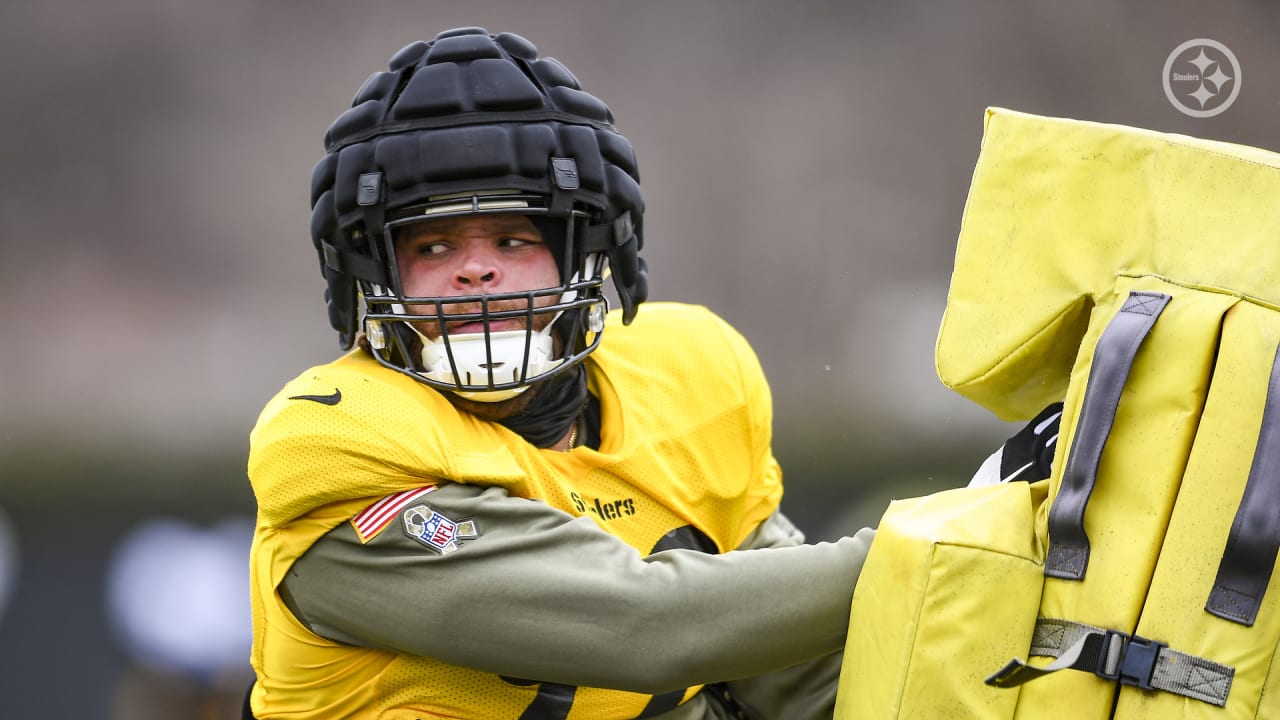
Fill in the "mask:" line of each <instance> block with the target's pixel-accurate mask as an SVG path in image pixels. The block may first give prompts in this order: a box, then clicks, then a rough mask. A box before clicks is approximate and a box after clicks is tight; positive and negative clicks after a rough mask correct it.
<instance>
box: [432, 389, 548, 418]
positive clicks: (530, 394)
mask: <svg viewBox="0 0 1280 720" xmlns="http://www.w3.org/2000/svg"><path fill="white" fill-rule="evenodd" d="M541 389H542V383H534V384H533V385H530V386H529V389H527V390H525V391H524V392H522V393H520V394H519V395H516V396H515V397H512V398H507V399H506V400H500V401H498V402H480V401H478V400H469V399H467V398H464V397H459V396H458V394H457V393H453V392H450V391H448V390H444V391H442V392H443V393H444V395H445V397H447V398H448V399H449V402H450V403H451V404H452V405H453V406H454V407H456V408H458V409H459V410H461V411H463V412H466V413H470V414H472V415H475V416H476V417H478V418H480V419H481V420H488V421H490V422H497V421H499V420H505V419H507V418H509V417H515V416H516V415H519V414H520V413H522V412H524V410H525V408H527V407H529V405H530V404H531V403H532V402H533V401H534V400H535V399H536V398H537V397H538V391H539V390H541Z"/></svg>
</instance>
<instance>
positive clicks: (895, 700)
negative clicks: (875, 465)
mask: <svg viewBox="0 0 1280 720" xmlns="http://www.w3.org/2000/svg"><path fill="white" fill-rule="evenodd" d="M1046 485H1047V483H1044V482H1040V483H1037V484H1035V485H1028V484H1026V483H1012V484H1009V485H999V486H992V487H985V488H976V489H973V490H952V491H948V492H942V493H936V494H934V495H930V496H927V497H923V498H915V499H911V500H901V501H898V502H894V503H893V504H891V505H890V506H889V510H888V512H886V513H885V515H884V518H883V519H882V520H881V522H880V527H879V530H878V531H877V533H876V539H875V542H874V543H873V545H872V546H871V552H870V553H869V554H868V556H867V561H866V564H864V565H863V568H862V574H861V576H860V577H859V580H858V585H857V587H856V588H855V590H854V595H853V608H852V612H851V614H850V622H849V636H848V639H847V641H846V646H845V654H844V662H843V664H842V665H841V668H840V690H839V693H838V694H837V697H836V712H835V717H836V718H844V719H847V720H854V719H862V718H890V717H901V718H966V719H970V720H983V719H985V718H991V719H993V720H994V719H997V718H1008V717H1011V716H1012V712H1013V708H1014V705H1015V703H1016V702H1017V700H1018V691H1017V690H1016V689H1015V690H1000V689H997V688H992V687H987V686H986V685H984V684H983V683H982V681H983V678H985V677H987V676H988V675H990V674H991V673H992V672H993V671H994V670H996V669H997V668H999V667H1000V666H1002V665H1004V664H1005V663H1006V662H1008V660H1009V658H1011V657H1014V656H1015V655H1017V656H1022V655H1024V654H1025V653H1026V649H1027V647H1028V646H1029V645H1030V643H1031V632H1032V629H1033V628H1034V626H1035V614H1036V608H1037V607H1038V605H1039V602H1040V587H1041V584H1042V582H1043V575H1042V572H1041V570H1042V565H1043V563H1042V561H1041V559H1040V558H1042V557H1043V555H1044V551H1043V548H1040V547H1037V544H1036V540H1035V537H1036V536H1035V532H1034V521H1035V515H1036V508H1037V507H1038V506H1039V504H1040V503H1042V502H1043V501H1044V497H1045V491H1046V489H1047V488H1046ZM996 518H999V519H1000V520H999V521H998V522H996V521H993V520H994V519H996ZM993 590H997V591H996V592H993Z"/></svg>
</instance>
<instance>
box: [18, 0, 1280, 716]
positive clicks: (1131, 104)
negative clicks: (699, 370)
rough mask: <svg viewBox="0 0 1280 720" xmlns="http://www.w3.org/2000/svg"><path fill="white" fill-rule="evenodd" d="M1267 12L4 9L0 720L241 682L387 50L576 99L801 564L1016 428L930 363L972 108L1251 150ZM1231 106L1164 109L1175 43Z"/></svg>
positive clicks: (1278, 61)
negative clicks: (261, 545)
mask: <svg viewBox="0 0 1280 720" xmlns="http://www.w3.org/2000/svg"><path fill="white" fill-rule="evenodd" d="M1278 21H1280V6H1278V5H1276V4H1274V3H1265V2H1261V1H1259V2H1243V1H1240V0H1237V1H1233V2H1231V1H1229V2H1213V3H1211V2H1207V1H1205V0H1201V1H1199V2H1184V1H1178V2H1154V1H1152V2H1126V3H1120V2H1111V3H1100V2H1076V3H1061V2H1051V1H1049V0H1031V1H1022V2H1014V1H1012V0H1011V1H1009V2H994V1H985V2H955V3H931V2H924V1H923V0H902V1H898V2H889V1H888V0H880V1H872V2H851V1H847V0H843V1H837V0H830V1H823V0H788V1H787V2H779V1H777V0H699V1H697V2H686V1H684V0H649V1H647V2H624V1H623V0H601V1H595V2H587V1H582V2H574V1H571V0H558V1H557V0H546V1H541V2H531V1H529V0H469V1H468V2H465V3H461V2H441V1H435V2H424V1H417V2H409V1H401V2H366V3H348V2H342V3H340V2H332V1H329V0H317V1H313V2H300V1H296V0H274V1H273V2H248V1H247V0H222V1H221V2H218V3H199V2H193V1H188V2H183V1H178V0H165V1H161V0H116V1H115V2H111V3H100V4H94V3H71V2H67V1H66V0H44V1H42V2H33V1H30V0H28V1H21V0H20V1H19V2H17V3H9V4H7V5H6V6H5V7H4V9H2V10H0V67H3V69H4V82H3V87H2V88H0V98H2V99H0V103H3V109H4V121H3V128H4V132H3V133H2V134H0V158H2V163H3V168H4V170H5V172H4V174H3V176H0V183H2V187H0V303H2V305H3V308H4V309H5V312H4V313H3V314H2V315H0V332H3V335H4V337H6V338H7V340H4V341H3V343H2V344H0V718H25V717H44V718H76V719H77V720H99V719H107V718H111V719H116V718H130V719H133V718H152V717H155V718H161V717H163V718H223V717H226V718H230V717H236V716H237V715H236V712H238V710H237V708H238V703H239V701H240V697H241V694H242V693H243V690H244V687H245V684H246V683H247V682H248V675H247V660H246V659H247V654H248V637H249V628H248V617H249V613H248V607H247V604H248V603H247V597H248V596H247V584H248V583H247V569H246V555H247V548H248V542H249V535H250V534H251V532H252V520H253V513H254V505H253V497H252V494H251V492H250V490H249V486H248V482H247V479H246V477H245V470H244V465H245V454H246V449H247V443H248V440H247V436H248V432H249V430H250V428H251V427H252V426H253V423H254V421H255V418H256V416H257V413H258V411H259V410H260V408H261V407H262V405H263V404H264V403H265V402H266V400H267V399H268V398H269V397H270V396H271V395H272V394H273V393H275V391H276V390H277V389H279V387H280V386H281V385H282V384H283V383H284V382H285V381H287V380H288V379H290V378H291V377H293V376H294V375H296V374H298V373H299V372H301V371H302V370H304V369H305V368H307V367H309V366H311V365H314V364H317V363H322V362H325V361H327V360H329V359H330V358H332V357H334V356H335V355H336V353H337V351H338V348H337V340H336V335H335V334H334V333H333V332H332V331H331V330H330V329H329V327H328V324H327V322H326V319H325V311H324V306H323V303H322V300H321V293H322V289H323V284H322V282H321V278H320V273H319V267H318V264H317V261H316V258H315V255H314V253H313V250H312V248H311V244H310V238H309V234H308V222H309V210H308V205H307V199H308V181H309V176H310V172H311V168H312V166H313V165H314V164H315V162H316V161H318V160H319V158H320V157H321V154H322V145H321V138H322V136H323V133H324V131H325V128H326V127H327V126H328V124H329V123H330V122H331V121H332V120H333V119H334V118H335V117H337V115H338V114H339V113H340V112H341V111H342V110H343V109H345V108H346V107H347V106H348V105H349V103H350V100H351V97H352V96H353V95H354V93H355V91H356V89H357V88H358V87H359V86H360V84H361V83H362V82H363V81H364V79H365V78H366V77H367V76H368V75H369V74H370V73H372V72H374V71H375V70H380V69H385V66H386V62H387V60H388V58H390V57H391V55H392V54H394V52H395V51H396V50H398V49H399V48H400V47H402V46H404V45H406V44H408V43H410V42H412V41H414V40H418V39H430V38H431V37H433V36H434V35H435V34H436V33H437V32H439V31H441V30H444V29H448V28H451V27H457V26H463V25H480V26H484V27H487V28H488V29H489V30H490V31H491V32H502V31H511V32H516V33H518V34H522V35H524V36H526V37H527V38H529V39H530V40H532V41H533V42H534V43H535V44H536V45H538V47H539V49H540V50H541V51H542V53H543V54H544V55H551V56H554V57H557V58H558V59H560V60H562V61H563V62H564V63H565V64H567V65H568V66H569V67H570V68H571V69H572V70H573V71H574V73H575V74H577V76H578V78H579V79H580V80H581V81H582V83H583V85H584V87H585V88H586V89H587V90H588V91H590V92H592V93H593V94H596V95H598V96H599V97H601V98H602V99H604V100H605V101H606V102H607V103H608V104H609V106H610V107H611V109H612V110H613V112H614V114H615V115H616V117H617V118H618V125H619V127H620V129H621V130H622V132H623V133H624V134H625V135H626V136H627V137H628V138H629V139H630V140H631V142H632V144H633V145H634V147H635V148H636V151H637V154H638V156H639V160H640V168H641V174H642V179H643V188H644V193H645V199H646V202H647V206H648V211H647V214H646V239H647V247H646V256H647V258H648V261H649V265H650V268H651V273H650V277H651V282H652V297H654V298H655V299H670V300H681V301H687V302H694V303H702V304H706V305H708V306H710V307H712V308H713V309H715V310H716V311H718V312H719V313H720V314H722V315H723V316H725V317H726V318H727V319H729V320H730V321H731V322H732V323H734V324H735V325H736V326H737V327H738V328H739V329H740V330H741V331H742V332H743V334H745V335H746V337H747V338H748V339H749V340H750V341H752V343H753V344H754V346H755V347H756V349H757V351H758V353H759V355H760V358H761V361H762V363H763V365H764V368H765V371H766V373H767V374H768V376H769V379H770V381H771V383H772V387H773V392H774V401H775V406H776V418H775V432H776V452H777V454H778V456H779V457H780V458H781V460H782V462H783V466H784V468H785V470H786V473H787V483H788V492H787V495H786V498H785V500H784V503H783V506H784V509H786V510H787V511H788V513H789V514H790V515H792V517H793V518H794V519H795V520H796V521H797V522H798V523H799V524H800V525H801V526H802V528H804V529H805V530H806V531H807V532H808V533H809V534H810V536H811V537H812V538H813V539H822V538H829V537H834V536H837V535H840V534H842V533H847V532H851V531H852V530H854V529H856V528H858V527H860V526H862V525H865V524H874V523H875V522H876V518H877V517H878V516H879V514H880V512H882V511H883V508H884V505H885V503H886V502H887V501H888V500H889V499H890V498H892V497H906V496H912V495H917V494H922V493H925V492H929V491H931V490H934V489H938V488H943V487H950V486H954V485H960V484H963V483H965V482H966V481H967V480H968V477H969V475H970V474H971V473H972V471H973V470H974V469H975V468H976V467H977V466H978V464H979V463H980V462H981V461H982V460H983V459H984V458H985V457H986V455H987V454H988V453H989V452H990V451H991V450H993V449H994V448H995V447H996V446H997V445H999V444H1000V443H1001V442H1002V441H1003V440H1004V439H1005V438H1006V437H1007V436H1008V435H1009V434H1011V433H1012V432H1013V431H1014V430H1015V429H1016V427H1015V426H1013V425H1009V424H1006V423H1002V422H998V421H997V420H995V419H994V418H993V417H991V416H990V415H989V414H988V413H987V412H986V411H984V410H982V409H981V408H978V407H976V406H972V405H970V404H969V403H968V402H967V401H965V400H963V399H962V398H960V397H959V396H957V395H954V394H953V393H951V392H950V391H948V390H947V389H946V388H944V387H943V386H942V385H941V384H940V382H939V381H938V380H937V377H936V375H935V373H934V370H933V357H932V353H933V343H934V339H935V335H936V332H937V328H938V324H939V321H940V319H941V316H942V311H943V307H944V306H945V302H946V295H947V288H948V278H949V273H950V268H951V261H952V257H953V249H954V243H955V237H956V232H957V230H958V228H959V223H960V217H961V213H962V210H963V204H964V199H965V195H966V191H967V188H968V181H969V177H970V174H971V172H972V168H973V164H974V161H975V159H976V157H977V152H978V143H979V140H980V138H981V131H982V119H983V110H984V108H986V107H987V106H991V105H997V106H1003V107H1009V108H1013V109H1017V110H1023V111H1027V112H1033V113H1037V114H1044V115H1057V116H1065V117H1073V118H1079V119H1088V120H1098V121H1104V122H1115V123H1122V124H1127V125H1137V126H1141V127H1147V128H1151V129H1155V130H1161V131H1169V132H1180V133H1186V134H1190V135H1196V136H1200V137H1208V138H1214V139H1220V140H1226V141H1231V142H1237V143H1244V144H1248V145H1256V146H1261V147H1264V148H1268V149H1273V150H1280V125H1278V124H1277V116H1278V113H1280V86H1278V85H1277V83H1276V80H1275V77H1274V73H1275V71H1276V70H1277V69H1278V68H1280V44H1278V43H1276V42H1275V38H1276V36H1277V34H1276V33H1277V29H1278V28H1277V25H1278ZM1196 38H1211V39H1214V40H1217V41H1219V42H1221V43H1223V44H1225V45H1226V46H1227V47H1229V48H1230V49H1231V50H1232V51H1233V52H1234V54H1235V56H1236V57H1237V58H1238V60H1239V63H1240V66H1241V70H1242V73H1243V76H1242V77H1241V78H1239V79H1238V80H1239V84H1240V92H1239V95H1238V97H1237V98H1236V100H1235V102H1234V104H1233V105H1232V106H1231V107H1230V108H1228V109H1227V110H1226V111H1225V112H1223V113H1221V114H1220V115H1217V116H1215V117H1211V118H1193V117H1190V116H1188V115H1186V114H1183V113H1182V112H1180V111H1179V110H1178V109H1176V108H1175V107H1174V105H1173V104H1171V102H1170V101H1169V99H1168V98H1166V95H1165V91H1164V88H1163V84H1162V79H1161V78H1162V73H1163V72H1164V66H1165V61H1166V58H1168V56H1169V55H1170V53H1171V52H1173V51H1174V50H1175V49H1176V48H1177V47H1178V46H1179V45H1180V44H1182V43H1183V42H1185V41H1187V40H1191V39H1196Z"/></svg>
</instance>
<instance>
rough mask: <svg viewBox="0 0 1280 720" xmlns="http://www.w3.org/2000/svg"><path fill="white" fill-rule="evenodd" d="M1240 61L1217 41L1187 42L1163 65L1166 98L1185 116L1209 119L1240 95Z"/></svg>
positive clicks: (1201, 39) (1227, 106)
mask: <svg viewBox="0 0 1280 720" xmlns="http://www.w3.org/2000/svg"><path fill="white" fill-rule="evenodd" d="M1240 82H1241V72H1240V61H1239V60H1236V56H1235V54H1234V53H1232V52H1231V49H1230V48H1228V47H1227V46H1226V45H1223V44H1222V43H1220V42H1218V41H1217V40H1210V39H1208V38H1197V39H1195V40H1188V41H1186V42H1184V43H1182V44H1181V45H1179V46H1178V47H1176V48H1174V50H1173V52H1171V53H1169V57H1168V58H1167V59H1166V60H1165V61H1164V94H1165V97H1167V98H1169V102H1170V103H1171V104H1172V105H1173V106H1174V107H1175V108H1177V109H1178V111H1179V112H1181V113H1182V114H1183V115H1190V116H1191V117H1197V118H1207V117H1213V116H1214V115H1218V114H1220V113H1222V112H1224V111H1225V110H1226V109H1227V108H1229V107H1231V104H1232V103H1234V102H1235V101H1236V97H1237V96H1239V95H1240Z"/></svg>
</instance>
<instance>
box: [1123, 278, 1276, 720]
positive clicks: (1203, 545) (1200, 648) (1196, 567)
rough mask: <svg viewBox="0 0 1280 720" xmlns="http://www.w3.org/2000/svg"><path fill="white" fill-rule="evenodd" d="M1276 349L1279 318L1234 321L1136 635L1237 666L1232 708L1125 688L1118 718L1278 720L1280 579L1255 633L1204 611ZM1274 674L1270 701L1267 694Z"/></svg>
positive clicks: (1243, 311)
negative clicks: (1218, 708)
mask: <svg viewBox="0 0 1280 720" xmlns="http://www.w3.org/2000/svg"><path fill="white" fill-rule="evenodd" d="M1277 343H1280V313H1276V312H1274V311H1271V310H1267V309H1264V308H1260V307H1258V306H1256V305H1252V304H1250V303H1240V304H1238V305H1236V306H1235V307H1233V308H1231V310H1230V311H1229V312H1228V313H1227V316H1226V322H1225V324H1224V328H1223V334H1222V344H1221V352H1220V354H1219V356H1218V360H1217V364H1216V366H1215V368H1214V373H1213V386H1212V388H1210V390H1209V398H1208V402H1207V403H1206V406H1205V410H1204V415H1203V417H1202V418H1201V421H1200V423H1199V429H1198V431H1197V433H1196V437H1195V444H1194V446H1193V447H1192V449H1191V457H1190V460H1189V462H1188V465H1187V470H1186V473H1185V477H1184V478H1183V480H1182V484H1181V489H1180V490H1179V492H1178V504H1177V506H1176V507H1175V508H1174V511H1173V517H1172V519H1171V521H1170V523H1169V532H1168V534H1167V536H1166V539H1165V542H1164V546H1163V547H1162V548H1161V550H1160V558H1159V561H1158V563H1157V565H1156V572H1155V577H1154V578H1153V579H1152V581H1151V589H1150V592H1149V593H1148V595H1147V598H1146V607H1145V608H1144V609H1143V611H1142V619H1141V622H1140V623H1139V624H1138V628H1137V632H1138V634H1139V635H1141V636H1143V637H1149V638H1159V639H1160V640H1163V641H1164V642H1167V643H1168V644H1169V645H1170V647H1175V648H1178V649H1179V650H1181V651H1183V652H1186V653H1189V654H1191V655H1196V656H1199V657H1203V658H1207V659H1210V660H1214V661H1216V662H1219V663H1222V664H1225V665H1229V666H1231V667H1234V668H1235V670H1236V673H1235V678H1234V679H1233V681H1232V684H1231V693H1230V695H1229V696H1228V704H1227V706H1226V707H1225V708H1224V709H1223V710H1221V711H1217V712H1216V713H1215V714H1213V715H1209V714H1206V709H1205V708H1204V707H1203V705H1202V703H1198V702H1195V701H1191V700H1186V699H1184V698H1181V697H1177V696H1175V695H1170V694H1167V693H1155V694H1150V693H1143V692H1141V691H1139V690H1137V689H1136V688H1124V689H1122V690H1121V693H1120V701H1119V704H1118V706H1117V707H1118V711H1117V715H1116V716H1117V717H1122V718H1127V719H1128V718H1144V719H1149V720H1180V719H1182V718H1203V717H1215V718H1216V717H1221V718H1224V719H1226V718H1233V719H1234V718H1255V717H1256V718H1277V717H1280V696H1278V695H1275V694H1274V693H1275V692H1276V691H1277V690H1278V689H1280V688H1277V687H1275V686H1274V683H1276V682H1277V681H1276V680H1275V676H1276V675H1277V674H1280V668H1277V669H1273V668H1271V664H1272V663H1273V662H1275V659H1274V657H1275V653H1276V648H1277V645H1278V644H1280V578H1277V577H1275V576H1273V577H1272V579H1271V584H1270V588H1269V589H1268V592H1267V594H1266V596H1265V597H1264V600H1263V605H1262V608H1261V609H1260V611H1259V613H1258V618H1257V621H1256V622H1255V624H1254V625H1253V627H1246V626H1244V625H1240V624H1237V623H1234V622H1228V621H1226V620H1223V619H1222V618H1219V617H1215V616H1213V615H1211V614H1209V613H1208V612H1205V610H1204V605H1205V600H1206V598H1207V597H1208V593H1209V589H1210V588H1212V587H1213V583H1214V578H1215V576H1216V574H1217V572H1218V562H1219V559H1220V558H1221V557H1222V551H1223V548H1224V547H1225V546H1226V542H1227V535H1228V533H1229V532H1230V530H1231V522H1232V519H1233V518H1234V516H1235V513H1236V508H1237V506H1238V505H1239V503H1240V498H1241V496H1242V495H1243V494H1244V488H1245V482H1246V481H1247V480H1248V477H1249V469H1250V464H1251V462H1252V459H1253V454H1254V445H1255V443H1256V442H1257V440H1258V429H1259V427H1260V425H1261V423H1262V414H1263V406H1264V403H1265V400H1266V390H1265V389H1266V387H1267V384H1268V380H1269V377H1270V375H1271V367H1272V359H1273V358H1274V357H1275V353H1276V346H1277ZM1277 511H1278V512H1280V509H1278V510H1277ZM1268 672H1270V673H1271V675H1272V683H1273V687H1272V688H1270V690H1271V693H1272V694H1270V697H1268V695H1267V694H1264V693H1263V692H1262V687H1263V682H1264V680H1265V678H1266V677H1267V675H1268ZM1260 696H1261V703H1262V704H1263V705H1265V707H1264V706H1260Z"/></svg>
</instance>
